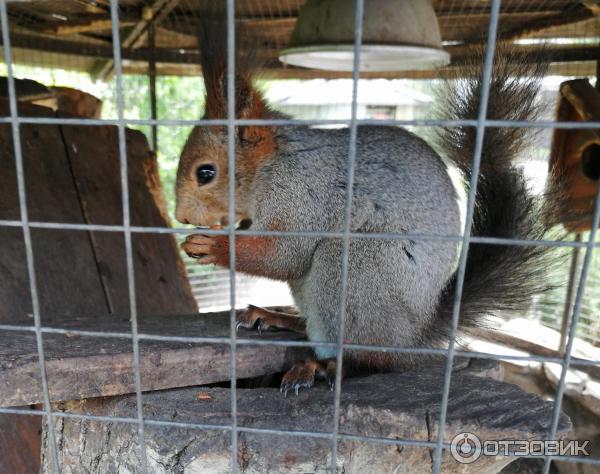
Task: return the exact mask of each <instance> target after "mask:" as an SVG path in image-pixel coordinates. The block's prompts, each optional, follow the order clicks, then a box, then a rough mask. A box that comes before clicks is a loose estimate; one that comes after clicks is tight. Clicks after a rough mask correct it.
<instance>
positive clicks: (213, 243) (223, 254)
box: [181, 234, 229, 266]
mask: <svg viewBox="0 0 600 474" xmlns="http://www.w3.org/2000/svg"><path fill="white" fill-rule="evenodd" d="M181 248H182V249H183V251H184V252H185V253H187V254H188V255H189V256H190V257H192V258H195V259H196V260H198V263H200V264H202V265H205V264H209V263H215V264H217V265H222V266H227V265H229V238H228V237H227V236H226V235H210V236H209V235H202V234H192V235H188V236H187V238H186V239H185V242H183V243H182V244H181Z"/></svg>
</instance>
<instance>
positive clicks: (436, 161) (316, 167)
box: [251, 127, 460, 357]
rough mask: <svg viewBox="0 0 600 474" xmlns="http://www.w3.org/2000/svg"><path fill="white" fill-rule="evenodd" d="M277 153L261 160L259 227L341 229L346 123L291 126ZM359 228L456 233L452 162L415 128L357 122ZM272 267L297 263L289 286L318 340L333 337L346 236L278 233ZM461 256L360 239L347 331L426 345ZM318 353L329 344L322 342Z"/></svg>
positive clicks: (445, 249)
mask: <svg viewBox="0 0 600 474" xmlns="http://www.w3.org/2000/svg"><path fill="white" fill-rule="evenodd" d="M278 143H281V144H283V146H282V148H281V149H280V150H279V152H278V153H277V155H276V156H274V157H273V158H272V159H270V160H268V161H267V162H265V163H264V164H263V165H262V167H260V168H259V170H258V172H257V175H256V180H255V183H254V186H255V187H254V193H253V197H252V201H253V202H252V206H251V210H252V211H251V213H252V216H251V218H252V221H253V224H252V229H256V230H260V229H266V228H268V227H269V225H270V224H271V223H273V222H283V223H285V224H287V225H286V226H285V228H284V229H281V230H288V231H307V230H308V231H329V232H340V231H342V230H343V224H344V222H343V220H344V206H345V199H346V182H347V171H346V170H347V167H348V149H349V143H350V137H349V132H348V130H347V129H341V130H317V129H308V128H292V127H290V128H284V129H280V130H279V137H278ZM352 210H353V212H352V223H351V230H352V231H353V232H394V233H405V232H410V233H413V234H429V235H431V234H437V235H457V234H459V232H460V228H459V223H460V216H459V209H458V204H457V198H456V192H455V189H454V187H453V185H452V183H451V181H450V178H449V176H448V173H447V170H446V167H445V165H444V164H443V163H442V161H441V159H440V158H439V157H438V156H437V155H436V154H435V152H433V150H432V149H431V148H430V147H429V146H428V145H427V144H426V143H425V142H424V141H423V140H421V139H420V138H418V137H417V136H415V135H413V134H412V133H410V132H408V131H406V130H404V129H400V128H392V127H359V128H358V138H357V155H356V171H355V183H354V199H353V203H352ZM278 243H279V246H280V247H279V248H280V250H279V251H278V252H276V253H275V255H276V257H275V258H276V259H277V261H273V262H272V265H275V266H281V267H284V268H293V269H295V272H294V274H293V275H290V277H291V278H290V279H289V285H290V288H291V290H292V294H293V296H294V300H295V302H296V304H297V305H298V307H299V309H300V313H301V314H302V316H303V317H305V318H306V322H307V332H308V336H309V338H310V339H311V340H312V341H335V340H336V338H337V324H338V316H339V313H340V311H339V303H340V301H339V298H340V284H341V281H340V280H341V268H342V267H341V262H342V252H341V251H342V242H341V240H340V239H330V238H312V239H311V238H285V239H279V242H278ZM455 257H456V244H455V243H452V242H443V241H435V240H378V239H354V240H353V241H352V242H351V246H350V255H349V275H348V278H349V279H348V302H347V303H348V304H347V316H346V332H345V335H346V339H347V340H350V341H352V342H355V343H368V344H381V345H393V346H404V347H408V346H420V345H423V344H425V343H427V342H428V341H427V338H426V337H424V335H423V331H422V329H423V328H425V327H426V326H428V325H429V324H430V322H431V319H433V318H435V310H436V307H437V304H438V300H439V297H440V295H441V293H442V290H443V289H444V287H445V286H446V284H447V283H448V280H449V278H450V276H451V275H452V271H453V264H454V261H455ZM317 354H318V355H319V356H320V357H328V356H331V355H332V352H331V351H326V350H317Z"/></svg>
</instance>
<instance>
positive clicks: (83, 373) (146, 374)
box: [0, 312, 311, 406]
mask: <svg viewBox="0 0 600 474" xmlns="http://www.w3.org/2000/svg"><path fill="white" fill-rule="evenodd" d="M21 324H22V323H21ZM44 326H48V327H61V328H63V329H66V330H73V329H81V330H91V331H107V332H129V331H130V329H131V327H130V323H129V318H127V317H123V318H97V317H96V318H92V317H89V318H82V317H75V318H71V319H68V320H67V319H64V318H57V319H54V320H51V319H45V320H44ZM139 331H140V333H144V334H156V335H160V336H190V337H194V336H196V337H211V336H214V337H227V338H228V337H229V312H225V313H212V314H197V313H196V314H190V315H187V316H168V317H164V316H145V317H141V318H140V320H139ZM0 337H1V338H2V341H3V344H2V351H0V405H1V406H19V405H27V404H31V403H37V402H40V401H41V400H42V399H43V396H42V389H41V383H40V378H39V374H40V371H39V366H38V359H37V349H36V342H35V334H34V333H33V332H31V331H24V332H14V331H8V332H7V331H0ZM239 337H244V338H251V339H255V338H260V339H261V340H264V339H268V340H273V341H281V340H300V339H302V338H303V336H301V335H300V334H296V333H290V332H287V331H266V332H263V333H262V335H259V334H258V333H257V332H256V331H248V330H245V329H241V330H240V331H239ZM44 347H45V356H46V357H45V359H46V371H47V372H48V382H49V391H50V398H51V400H53V401H57V400H73V399H81V398H87V397H99V396H100V397H103V396H111V395H119V394H126V393H133V392H134V391H135V386H134V378H133V367H132V360H133V359H132V353H131V350H132V345H131V340H130V339H120V338H119V339H111V338H98V337H80V336H76V335H74V334H71V335H69V334H67V335H62V334H44ZM310 352H311V351H308V350H307V349H303V348H291V347H283V346H266V345H265V346H262V345H261V346H251V345H242V344H239V345H238V346H237V352H236V354H237V355H236V360H237V377H238V378H250V377H257V376H260V375H263V374H270V373H275V372H281V371H284V370H287V369H288V368H289V367H290V366H291V365H292V364H293V363H294V362H295V361H296V360H298V359H301V358H305V357H307V356H308V355H309V354H310ZM140 373H141V379H142V390H144V391H147V390H161V389H167V388H174V387H186V386H187V387H189V386H194V385H201V384H207V383H213V382H221V381H227V380H229V378H230V355H229V347H228V345H227V344H213V343H199V344H191V343H185V342H162V341H148V340H142V341H140Z"/></svg>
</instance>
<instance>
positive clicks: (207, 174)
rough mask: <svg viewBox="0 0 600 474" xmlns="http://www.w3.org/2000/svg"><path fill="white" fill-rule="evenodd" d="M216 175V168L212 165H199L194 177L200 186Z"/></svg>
mask: <svg viewBox="0 0 600 474" xmlns="http://www.w3.org/2000/svg"><path fill="white" fill-rule="evenodd" d="M216 175H217V170H216V169H215V167H214V166H213V165H200V166H198V168H197V169H196V179H197V180H198V184H199V185H200V186H203V185H205V184H208V183H210V182H211V181H212V180H213V179H214V177H215V176H216Z"/></svg>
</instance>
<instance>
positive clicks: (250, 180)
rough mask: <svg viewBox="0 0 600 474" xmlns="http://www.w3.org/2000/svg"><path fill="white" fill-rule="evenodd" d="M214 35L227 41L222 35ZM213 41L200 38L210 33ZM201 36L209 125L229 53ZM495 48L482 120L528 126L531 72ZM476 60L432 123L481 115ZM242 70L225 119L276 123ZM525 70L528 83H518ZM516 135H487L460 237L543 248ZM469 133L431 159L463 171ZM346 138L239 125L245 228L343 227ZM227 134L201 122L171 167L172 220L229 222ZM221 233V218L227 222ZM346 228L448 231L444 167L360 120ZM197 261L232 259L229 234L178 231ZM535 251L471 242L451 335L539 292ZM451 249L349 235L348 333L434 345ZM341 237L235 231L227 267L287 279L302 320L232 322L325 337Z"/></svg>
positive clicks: (444, 325)
mask: <svg viewBox="0 0 600 474" xmlns="http://www.w3.org/2000/svg"><path fill="white" fill-rule="evenodd" d="M221 34H223V33H221ZM208 37H209V36H205V38H208ZM210 37H211V41H210V42H209V41H202V44H201V51H202V52H201V57H202V69H203V75H204V81H205V85H206V91H207V92H206V112H205V115H204V118H205V119H222V118H225V117H226V115H227V114H226V111H227V94H226V90H227V87H226V84H227V81H226V77H227V75H226V72H227V70H226V69H227V68H226V54H225V53H226V51H225V50H224V44H225V41H224V37H221V39H222V41H219V36H218V35H217V36H216V37H215V32H214V31H212V30H211V36H210ZM511 54H512V53H511V50H510V48H505V47H503V46H502V45H499V46H498V51H497V54H496V56H497V57H496V60H495V62H494V67H493V77H492V80H491V83H490V100H489V106H488V110H487V116H488V117H489V118H492V119H514V120H530V119H531V118H532V117H534V116H535V111H536V106H535V102H534V98H535V95H536V92H537V88H538V86H539V82H540V81H539V79H540V77H541V74H542V68H541V67H539V66H536V65H535V64H534V63H532V62H529V61H527V60H526V61H523V59H522V56H521V57H520V58H521V59H519V58H517V57H513V56H512V55H511ZM482 63H483V56H474V57H473V60H472V64H471V65H467V66H465V68H463V70H462V71H461V72H460V74H462V75H463V79H462V80H460V81H458V83H457V84H456V87H454V88H450V89H449V90H448V93H447V94H446V95H445V96H444V98H443V99H442V100H441V101H440V103H441V106H442V108H443V110H444V114H443V116H444V117H445V118H449V119H456V120H465V119H473V118H475V117H476V116H477V111H478V108H479V102H480V93H481V88H482V79H481V77H482V73H481V64H482ZM253 73H254V71H252V70H251V69H250V68H248V67H247V65H246V64H245V62H244V60H240V59H239V58H238V62H237V66H236V78H235V94H236V96H235V104H236V116H237V118H241V119H276V118H281V115H280V114H278V113H276V112H274V111H273V110H272V109H271V108H270V107H269V106H268V104H267V103H266V102H265V101H264V99H263V98H262V97H261V94H260V93H259V92H258V91H257V90H256V88H255V87H254V85H253V83H252V77H253ZM521 77H528V79H527V80H521ZM528 138H529V135H528V134H527V130H526V129H523V128H514V127H502V128H497V127H496V128H486V130H485V135H484V140H483V147H482V157H481V169H480V172H481V175H480V176H479V184H478V187H477V193H476V205H475V211H474V216H473V228H472V235H475V236H494V237H506V238H519V239H539V238H541V237H542V236H543V235H544V233H545V232H546V230H547V227H548V226H547V225H546V224H545V223H544V222H545V221H544V220H543V219H541V218H540V216H541V215H542V214H543V213H544V212H546V211H545V210H544V207H549V205H550V202H549V200H548V201H543V202H541V205H538V203H537V198H536V197H534V196H532V195H531V194H530V191H529V189H528V186H527V183H526V181H525V179H524V177H523V175H522V172H521V170H520V169H518V168H517V167H515V165H514V159H515V157H516V156H517V154H518V153H519V152H520V151H521V150H522V149H523V148H524V146H525V145H526V144H527V141H528ZM475 140H476V130H475V128H474V127H453V128H448V129H442V130H441V131H440V133H439V140H438V141H439V144H440V146H439V148H440V150H441V152H442V154H443V155H444V156H445V157H446V158H448V159H449V160H451V162H452V163H453V164H454V165H455V166H456V167H457V168H458V169H459V170H460V171H461V172H462V174H463V176H464V178H465V181H466V182H469V179H470V177H471V163H472V160H473V156H474V149H475ZM349 143H350V138H349V130H348V129H316V128H310V127H308V126H269V125H248V126H237V127H236V128H235V205H236V209H235V216H236V220H237V221H244V222H245V223H246V225H247V226H249V228H250V229H252V230H257V231H291V232H297V231H315V232H338V233H339V232H342V231H343V229H344V206H345V200H346V192H347V182H346V176H347V166H348V150H349ZM228 179H229V170H228V166H227V128H226V127H224V126H197V127H195V128H194V129H193V131H192V132H191V134H190V136H189V138H188V141H187V143H186V145H185V148H184V150H183V152H182V155H181V159H180V163H179V169H178V173H177V211H176V214H177V219H178V220H179V221H181V222H184V223H190V224H194V225H196V226H210V225H213V224H216V223H222V222H223V217H224V216H227V214H228V199H227V186H228V184H227V183H228ZM232 224H233V223H232ZM351 231H352V232H354V233H364V234H368V233H372V232H376V233H395V234H404V233H406V234H417V235H429V236H432V235H433V236H440V235H441V236H460V235H461V232H462V226H461V218H460V212H459V200H458V198H457V191H456V189H455V187H454V185H453V184H452V182H451V180H450V177H449V174H448V169H447V166H446V165H445V164H444V162H443V161H442V159H441V158H440V156H439V155H438V153H436V152H435V151H434V149H433V148H432V147H431V146H430V145H429V144H428V143H426V142H425V141H424V140H422V139H421V138H419V137H417V136H416V135H414V134H413V133H411V132H409V131H407V130H405V129H403V128H400V127H389V126H359V127H358V132H357V150H356V162H355V181H354V193H353V200H352V217H351ZM182 247H183V249H184V250H185V252H187V253H188V254H189V255H191V256H194V257H197V260H198V263H200V264H216V265H219V266H222V267H228V265H229V238H228V236H226V235H219V236H215V235H210V236H209V235H203V234H202V233H201V232H200V233H197V234H193V235H190V236H188V238H187V239H186V241H185V242H184V243H183V244H182ZM547 250H548V249H547V247H541V246H540V247H536V246H513V245H489V244H488V245H485V244H480V243H472V244H471V245H470V247H469V250H468V263H467V268H466V275H465V278H464V286H463V291H462V303H461V313H460V322H461V326H469V325H473V324H476V322H477V321H478V320H479V319H480V318H481V316H482V315H487V314H491V313H495V312H497V311H498V310H504V309H522V307H523V306H524V305H526V304H527V302H528V301H529V300H530V298H531V296H532V295H534V294H536V293H538V292H541V291H543V290H544V289H545V288H546V281H545V280H546V279H545V272H546V269H545V267H544V265H545V263H544V262H545V260H544V259H545V258H546V253H547ZM457 255H458V243H457V241H456V240H454V241H453V240H444V239H418V238H411V237H410V236H407V237H406V238H395V239H382V238H354V239H352V240H351V244H350V252H349V266H348V268H349V271H348V297H347V307H346V319H345V321H346V324H345V340H348V341H351V342H352V343H357V344H372V345H379V346H393V347H417V348H419V347H428V348H431V347H435V348H439V347H444V345H445V344H447V342H448V338H449V336H450V327H451V318H452V308H453V301H454V292H455V287H456V284H457V275H456V265H457V263H456V262H457ZM341 262H342V241H341V240H340V239H339V238H326V237H304V236H302V237H300V236H298V237H296V236H294V237H291V236H289V237H276V236H264V237H263V236H261V237H257V236H247V235H239V236H236V239H235V265H236V268H235V269H236V271H240V272H243V273H247V274H250V275H258V276H262V277H267V278H271V279H275V280H282V281H286V282H287V283H288V284H289V287H290V289H291V292H292V295H293V297H294V301H295V303H296V305H297V307H298V309H299V311H300V317H296V316H293V315H289V314H283V313H276V312H273V311H268V310H265V309H261V308H256V307H250V308H249V309H248V311H246V312H245V313H244V314H242V315H241V316H240V317H239V321H238V325H239V326H243V327H247V328H250V327H253V326H255V325H256V324H260V325H261V326H262V327H279V328H288V329H292V330H295V331H306V333H307V336H308V338H309V340H310V341H318V342H321V341H325V342H336V341H337V337H338V317H339V314H340V311H339V301H340V284H341V273H342V263H341ZM315 353H316V358H315V359H313V360H309V361H300V362H298V363H297V364H295V365H294V366H293V367H292V368H291V369H290V370H289V371H288V372H287V373H286V374H285V375H284V377H283V380H282V385H281V389H282V391H285V392H287V391H288V390H295V391H296V392H297V391H298V389H300V388H303V387H306V388H308V387H311V386H312V385H313V383H314V381H315V378H316V377H317V376H323V377H326V378H328V379H329V381H330V383H332V382H333V380H334V375H335V370H336V367H335V356H336V350H335V349H333V350H332V349H325V348H316V350H315ZM427 359H429V358H428V357H427V356H426V355H420V354H414V353H412V354H407V353H404V354H402V353H397V352H396V353H394V352H377V351H358V350H345V351H344V367H350V368H353V369H354V368H356V369H366V370H394V369H398V368H401V367H405V366H407V365H411V364H415V363H419V362H421V361H424V360H427Z"/></svg>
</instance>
